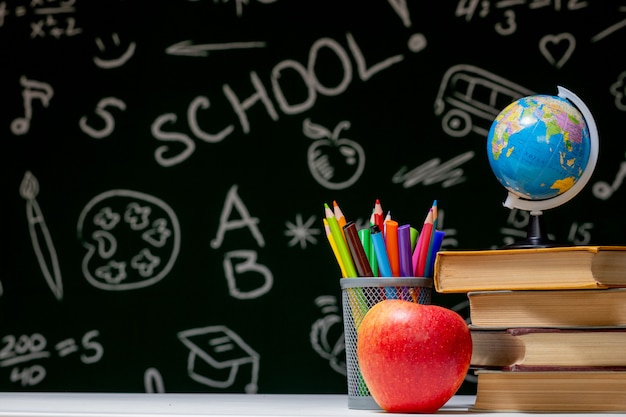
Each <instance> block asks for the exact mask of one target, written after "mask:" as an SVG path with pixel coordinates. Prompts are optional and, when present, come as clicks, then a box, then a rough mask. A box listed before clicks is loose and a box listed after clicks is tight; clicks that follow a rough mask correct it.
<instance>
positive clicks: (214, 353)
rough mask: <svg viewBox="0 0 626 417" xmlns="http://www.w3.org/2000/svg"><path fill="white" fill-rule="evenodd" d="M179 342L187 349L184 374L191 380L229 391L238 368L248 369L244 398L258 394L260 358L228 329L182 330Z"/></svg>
mask: <svg viewBox="0 0 626 417" xmlns="http://www.w3.org/2000/svg"><path fill="white" fill-rule="evenodd" d="M178 338H179V339H180V341H181V342H182V343H183V344H184V345H185V346H186V347H187V348H188V349H189V355H188V357H187V373H188V375H189V377H190V378H191V379H193V380H194V381H196V382H199V383H200V384H203V385H206V386H209V387H212V388H230V387H232V386H233V384H234V383H235V382H236V380H237V376H238V374H239V372H240V370H241V369H240V368H241V367H243V366H245V365H250V382H247V383H246V384H245V387H244V390H245V392H246V393H247V394H255V393H256V392H257V390H258V379H259V365H260V360H261V356H260V355H259V354H258V353H257V352H255V351H254V350H253V349H252V348H251V347H250V346H248V345H247V344H246V343H245V342H244V341H243V339H242V338H241V337H239V335H237V334H236V333H235V332H233V331H232V330H230V329H229V328H228V327H226V326H220V325H217V326H208V327H200V328H195V329H189V330H184V331H181V332H179V333H178ZM242 372H243V371H242ZM246 381H247V379H246Z"/></svg>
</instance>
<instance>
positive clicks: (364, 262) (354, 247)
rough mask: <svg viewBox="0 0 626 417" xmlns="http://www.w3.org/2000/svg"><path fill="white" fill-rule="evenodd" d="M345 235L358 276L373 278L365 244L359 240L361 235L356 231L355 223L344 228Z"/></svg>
mask: <svg viewBox="0 0 626 417" xmlns="http://www.w3.org/2000/svg"><path fill="white" fill-rule="evenodd" d="M343 231H344V235H345V236H346V242H347V244H348V249H349V250H350V254H351V255H352V261H353V262H354V266H355V267H356V272H357V276H359V277H373V276H374V274H373V273H372V268H371V267H370V263H369V259H367V255H366V254H365V250H364V249H363V244H362V243H361V240H360V239H359V233H358V232H357V230H356V225H355V224H354V222H353V221H349V222H347V223H346V225H345V226H344V227H343Z"/></svg>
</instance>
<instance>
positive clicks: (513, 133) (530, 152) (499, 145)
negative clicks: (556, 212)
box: [487, 87, 599, 248]
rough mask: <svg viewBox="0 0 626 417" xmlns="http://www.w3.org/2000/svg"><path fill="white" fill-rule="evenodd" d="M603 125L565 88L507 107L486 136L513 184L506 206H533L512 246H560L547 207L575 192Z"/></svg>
mask: <svg viewBox="0 0 626 417" xmlns="http://www.w3.org/2000/svg"><path fill="white" fill-rule="evenodd" d="M598 147H599V141H598V131H597V128H596V123H595V120H594V119H593V116H592V115H591V112H590V111H589V109H588V108H587V106H586V105H585V103H584V102H583V101H582V100H581V99H580V98H578V96H576V95H575V94H574V93H572V92H571V91H569V90H567V89H566V88H563V87H559V88H558V96H551V95H545V94H538V95H533V96H528V97H522V98H520V99H519V100H516V101H514V102H513V103H511V104H509V105H508V106H507V107H505V108H504V110H502V111H501V112H500V113H499V114H498V115H497V116H496V118H495V120H494V121H493V123H492V125H491V128H490V129H489V134H488V137H487V156H488V159H489V164H490V166H491V170H492V171H493V173H494V174H495V176H496V178H497V179H498V181H499V182H500V183H501V184H502V185H503V186H504V187H505V188H506V189H507V190H508V197H507V199H506V201H505V202H504V206H505V207H508V208H510V209H514V208H515V209H520V210H527V211H529V212H530V217H529V223H528V232H527V237H526V239H524V240H522V241H519V242H516V243H513V244H510V245H507V246H506V247H508V248H531V247H547V246H555V245H556V243H555V242H554V241H552V240H551V239H548V238H547V235H546V233H545V230H544V226H543V220H542V218H543V216H541V214H542V212H543V210H547V209H550V208H554V207H557V206H559V205H561V204H564V203H566V202H567V201H569V200H570V199H572V198H573V197H575V196H576V195H577V194H578V193H579V192H580V191H582V189H583V188H584V187H585V185H586V184H587V182H588V181H589V179H590V177H591V174H592V173H593V170H594V169H595V166H596V163H597V160H598Z"/></svg>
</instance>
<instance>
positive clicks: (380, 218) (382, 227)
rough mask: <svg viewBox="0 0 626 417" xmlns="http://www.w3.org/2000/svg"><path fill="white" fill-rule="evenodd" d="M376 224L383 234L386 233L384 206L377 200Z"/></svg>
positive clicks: (375, 210)
mask: <svg viewBox="0 0 626 417" xmlns="http://www.w3.org/2000/svg"><path fill="white" fill-rule="evenodd" d="M374 224H376V226H378V228H379V229H380V231H381V232H384V231H385V220H384V219H383V206H382V204H380V200H379V199H376V203H375V204H374Z"/></svg>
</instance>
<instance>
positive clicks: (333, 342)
mask: <svg viewBox="0 0 626 417" xmlns="http://www.w3.org/2000/svg"><path fill="white" fill-rule="evenodd" d="M315 305H317V306H318V307H319V308H320V309H321V311H322V314H324V316H323V317H321V318H319V319H317V320H316V321H315V322H314V323H313V325H312V326H311V332H310V334H309V336H310V339H311V346H312V347H313V350H314V351H315V352H316V353H317V354H318V355H320V356H321V357H322V358H324V359H326V360H328V363H329V364H330V367H331V368H332V369H333V370H334V371H335V372H337V373H340V374H341V375H346V362H345V360H344V358H345V350H346V346H345V341H344V334H343V321H342V319H341V315H340V314H339V308H338V307H337V298H336V297H333V296H332V295H322V296H319V297H317V298H316V299H315Z"/></svg>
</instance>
